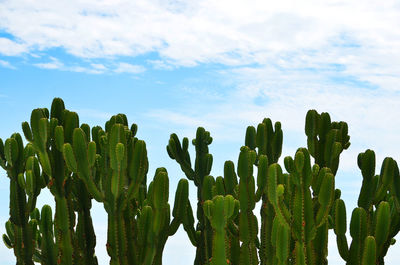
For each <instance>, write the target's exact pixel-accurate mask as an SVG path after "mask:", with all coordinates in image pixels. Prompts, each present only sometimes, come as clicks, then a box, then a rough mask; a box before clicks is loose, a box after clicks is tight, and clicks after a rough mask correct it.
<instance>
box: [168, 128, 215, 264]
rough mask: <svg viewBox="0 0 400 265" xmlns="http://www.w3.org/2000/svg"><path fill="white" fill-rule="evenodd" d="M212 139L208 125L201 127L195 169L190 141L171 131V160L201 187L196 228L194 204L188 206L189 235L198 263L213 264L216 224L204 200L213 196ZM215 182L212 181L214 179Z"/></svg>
mask: <svg viewBox="0 0 400 265" xmlns="http://www.w3.org/2000/svg"><path fill="white" fill-rule="evenodd" d="M211 142H212V137H211V136H210V133H209V132H208V131H206V130H204V128H201V127H199V128H198V129H197V132H196V139H194V140H193V141H192V143H193V145H194V146H195V149H196V159H195V165H194V169H193V168H192V165H191V160H190V155H189V152H188V147H189V140H188V138H186V137H185V138H183V140H182V144H181V142H180V141H179V138H178V136H177V135H176V134H171V137H170V140H169V143H168V146H167V152H168V155H169V156H170V157H171V159H174V160H176V162H177V163H178V164H179V165H180V167H181V169H182V171H183V172H184V173H185V175H186V177H187V178H188V179H189V180H192V181H193V182H194V184H195V185H196V187H197V199H198V203H197V220H198V224H197V227H196V229H194V227H193V225H194V218H193V217H192V213H191V211H192V210H191V209H192V207H191V206H190V203H189V204H188V206H187V212H186V215H187V218H185V220H183V226H184V228H185V231H187V233H188V235H189V238H190V240H191V242H192V243H193V245H194V246H196V258H195V262H194V264H195V265H202V264H209V260H210V258H211V252H212V227H211V225H210V222H209V220H208V219H207V217H206V216H205V215H204V209H203V203H204V202H205V201H206V200H211V199H212V185H213V183H211V182H212V181H214V179H213V178H212V177H211V176H208V175H209V174H210V171H211V167H212V161H213V158H212V155H211V154H209V152H208V145H210V144H211ZM210 181H211V182H210Z"/></svg>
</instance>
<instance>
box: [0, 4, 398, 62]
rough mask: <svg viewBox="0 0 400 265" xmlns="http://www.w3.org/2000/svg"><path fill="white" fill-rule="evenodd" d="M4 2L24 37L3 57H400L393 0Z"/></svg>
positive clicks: (8, 20) (6, 15)
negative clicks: (360, 51) (315, 53)
mask: <svg viewBox="0 0 400 265" xmlns="http://www.w3.org/2000/svg"><path fill="white" fill-rule="evenodd" d="M2 6H3V8H2V10H1V11H0V15H1V17H2V20H1V22H0V27H1V28H3V29H4V30H6V31H7V32H8V33H10V34H12V35H14V36H15V37H16V38H18V40H20V44H18V45H15V43H14V44H13V45H10V43H11V42H13V41H11V40H7V39H5V38H2V39H1V41H3V42H8V44H7V45H5V46H4V45H0V47H8V48H3V50H0V51H1V52H2V53H3V54H18V53H22V52H26V50H30V51H32V50H45V49H48V48H53V47H62V48H64V49H65V50H66V51H67V52H68V53H70V54H73V55H75V56H78V57H97V58H98V57H101V58H104V57H112V56H118V55H123V56H135V55H139V54H145V53H147V52H158V53H159V55H160V56H161V58H162V59H163V60H164V59H165V60H169V61H170V62H173V63H175V64H177V65H195V64H197V63H202V62H218V63H223V64H229V65H242V64H244V63H263V64H264V63H267V62H268V59H269V58H270V57H271V55H277V54H280V53H282V52H283V53H287V52H301V51H303V50H307V49H313V50H315V49H325V50H326V51H329V48H331V47H333V45H335V46H341V47H346V46H352V47H354V48H355V49H357V47H361V48H369V49H368V51H371V50H372V51H375V52H374V53H373V54H370V56H369V57H374V58H376V57H378V56H379V55H387V56H391V55H396V56H398V55H399V51H398V50H399V49H397V47H398V45H399V41H400V37H399V36H400V32H399V28H400V27H399V20H398V19H397V18H398V16H399V12H400V7H399V5H398V4H397V2H396V1H393V0H392V1H386V2H385V5H381V4H378V3H376V2H375V1H361V0H357V1H351V2H343V1H336V0H335V1H323V2H321V1H316V0H309V1H302V2H301V4H297V3H294V2H292V1H280V2H279V3H266V2H265V1H257V0H254V1H250V2H248V1H247V2H243V1H228V0H223V1H218V3H216V2H215V1H211V0H207V1H201V2H198V1H159V0H152V1H146V2H142V1H115V2H107V1H85V2H81V1H65V0H63V1H58V2H57V3H56V4H54V3H52V4H51V5H50V4H49V2H48V1H41V2H31V1H23V0H20V1H11V0H6V1H3V3H2ZM228 6H229V8H227V7H228ZM27 21H29V23H27ZM144 25H145V26H144ZM349 36H351V37H349ZM77 40H79V41H77ZM10 46H11V47H10ZM384 58H385V56H384ZM384 58H382V60H384ZM387 58H390V57H387ZM392 58H393V57H392ZM349 59H351V58H349ZM393 61H394V59H393ZM348 63H349V64H351V62H350V61H349V62H348Z"/></svg>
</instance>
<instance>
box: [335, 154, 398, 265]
mask: <svg viewBox="0 0 400 265" xmlns="http://www.w3.org/2000/svg"><path fill="white" fill-rule="evenodd" d="M358 166H359V168H360V169H361V174H362V176H363V182H362V186H361V191H360V195H359V197H358V208H356V209H354V210H353V213H352V216H351V222H350V235H351V236H352V242H351V245H350V248H348V245H347V241H346V240H345V233H346V208H345V205H344V202H343V201H342V200H341V199H337V200H336V207H335V220H336V221H335V233H336V236H337V245H338V249H339V253H340V255H341V257H342V258H343V259H344V260H345V261H347V264H349V265H353V264H354V265H355V264H384V257H385V255H386V253H387V251H388V248H389V247H390V245H391V244H393V243H394V236H395V235H397V233H398V232H399V231H400V226H399V225H400V215H399V213H400V212H399V209H398V197H397V188H398V186H397V184H398V182H399V178H400V176H399V168H398V166H397V163H396V161H395V160H393V159H392V158H390V157H386V158H385V159H384V161H383V163H382V167H381V172H380V175H375V153H374V151H372V150H366V151H365V152H364V153H360V154H359V155H358ZM367 252H368V253H367ZM369 252H370V253H369Z"/></svg>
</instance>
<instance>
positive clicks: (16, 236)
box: [0, 133, 45, 265]
mask: <svg viewBox="0 0 400 265" xmlns="http://www.w3.org/2000/svg"><path fill="white" fill-rule="evenodd" d="M33 155H34V150H33V147H32V145H31V144H28V145H26V147H25V148H24V146H23V143H22V138H21V136H20V135H19V134H18V133H15V134H13V135H12V136H11V137H10V138H8V139H7V140H6V142H5V144H4V145H3V141H2V140H1V139H0V165H1V166H2V167H3V169H4V170H6V172H7V176H8V177H9V179H10V219H9V221H8V222H7V223H6V232H7V234H4V235H3V241H4V242H5V244H6V246H7V247H9V248H13V249H14V255H15V257H16V259H17V263H16V264H18V265H19V264H21V265H27V264H28V265H33V255H34V253H35V248H36V245H37V244H38V242H37V241H36V240H35V235H36V230H35V228H36V222H35V221H34V220H31V219H30V214H31V213H32V212H33V211H34V210H35V206H36V200H37V197H38V195H39V193H40V190H41V189H42V188H43V187H44V186H45V184H44V181H43V179H42V178H43V176H42V175H41V174H40V169H39V163H38V161H37V159H36V158H35V157H34V156H33Z"/></svg>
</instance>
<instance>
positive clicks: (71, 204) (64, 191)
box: [22, 98, 97, 265]
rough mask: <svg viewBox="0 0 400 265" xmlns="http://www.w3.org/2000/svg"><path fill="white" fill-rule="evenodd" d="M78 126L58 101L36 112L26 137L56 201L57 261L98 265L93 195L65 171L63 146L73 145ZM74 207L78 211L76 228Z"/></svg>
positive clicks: (77, 119) (71, 174) (74, 117)
mask: <svg viewBox="0 0 400 265" xmlns="http://www.w3.org/2000/svg"><path fill="white" fill-rule="evenodd" d="M78 127H79V117H78V115H77V114H76V113H74V112H70V111H68V110H66V109H65V106H64V102H63V101H62V100H61V99H59V98H55V99H54V100H53V103H52V106H51V111H50V113H49V111H48V110H47V109H34V110H33V111H32V115H31V120H30V125H29V123H28V122H24V123H23V124H22V129H23V131H24V134H25V138H26V139H27V140H28V141H29V142H30V143H31V144H32V145H33V147H34V150H35V152H36V154H37V156H38V157H39V161H40V165H41V167H42V170H43V173H44V174H43V176H44V179H45V183H46V184H47V186H48V187H49V189H50V191H51V193H52V194H53V195H54V198H55V203H56V211H55V218H54V224H55V229H56V232H55V234H56V242H57V246H58V254H57V259H58V261H59V262H60V263H62V264H71V265H72V264H78V263H79V262H82V261H85V262H86V264H97V258H96V257H95V256H94V247H95V244H96V243H95V242H96V240H95V235H94V233H93V224H92V221H91V217H90V207H91V203H90V200H91V196H90V195H89V194H88V192H87V191H86V185H79V180H78V179H77V177H76V175H74V174H73V173H74V172H73V171H72V170H71V168H66V162H65V161H64V155H63V153H64V146H65V145H70V143H72V141H73V134H74V131H75V130H76V129H77V128H78ZM81 127H82V128H83V129H85V130H86V132H87V131H88V128H89V126H88V125H86V124H82V125H81ZM78 130H82V129H78ZM82 131H83V130H82ZM84 137H85V138H86V137H89V135H87V136H86V135H85V136H84ZM68 169H69V170H68ZM76 185H78V186H79V187H76ZM75 208H79V210H78V225H77V229H75V211H74V209H75ZM83 236H85V238H82V237H83Z"/></svg>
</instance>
